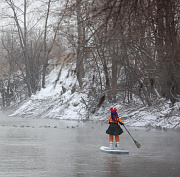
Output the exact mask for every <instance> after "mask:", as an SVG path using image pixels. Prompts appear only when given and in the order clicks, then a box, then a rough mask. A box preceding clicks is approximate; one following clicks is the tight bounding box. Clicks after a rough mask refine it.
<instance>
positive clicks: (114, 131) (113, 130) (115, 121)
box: [106, 107, 124, 149]
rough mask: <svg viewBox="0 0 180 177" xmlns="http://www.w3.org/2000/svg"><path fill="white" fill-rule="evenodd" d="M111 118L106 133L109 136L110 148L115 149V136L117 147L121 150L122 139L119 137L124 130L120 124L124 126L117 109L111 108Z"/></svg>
mask: <svg viewBox="0 0 180 177" xmlns="http://www.w3.org/2000/svg"><path fill="white" fill-rule="evenodd" d="M110 111H111V117H110V118H109V121H108V123H109V124H110V125H109V127H108V129H107V130H106V133H107V134H109V148H110V149H113V136H115V141H116V146H117V148H118V149H119V148H120V147H119V145H120V139H119V135H121V134H122V133H123V130H122V129H121V127H120V126H119V124H121V125H124V123H123V122H122V120H121V119H120V118H119V117H118V113H117V108H116V107H115V108H114V109H113V108H111V109H110Z"/></svg>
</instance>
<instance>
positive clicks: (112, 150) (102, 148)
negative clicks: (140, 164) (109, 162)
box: [100, 146, 129, 154]
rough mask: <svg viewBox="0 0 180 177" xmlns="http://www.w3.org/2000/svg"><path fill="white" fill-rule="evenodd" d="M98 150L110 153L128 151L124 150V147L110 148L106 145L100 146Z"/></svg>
mask: <svg viewBox="0 0 180 177" xmlns="http://www.w3.org/2000/svg"><path fill="white" fill-rule="evenodd" d="M100 150H101V151H103V152H107V153H110V154H129V151H127V150H124V149H110V148H109V147H106V146H101V147H100Z"/></svg>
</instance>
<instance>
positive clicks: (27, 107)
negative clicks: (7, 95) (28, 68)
mask: <svg viewBox="0 0 180 177" xmlns="http://www.w3.org/2000/svg"><path fill="white" fill-rule="evenodd" d="M71 71H72V70H69V66H64V67H63V68H61V67H60V66H57V67H56V68H55V69H53V70H52V71H51V73H50V74H49V75H48V76H47V77H46V84H47V86H46V88H45V89H41V90H40V91H39V92H38V93H37V94H36V95H33V96H31V98H30V99H29V100H28V101H27V102H26V103H25V104H24V105H22V106H21V107H20V108H19V109H18V110H16V111H15V112H14V113H13V114H12V115H11V116H23V117H38V118H39V117H42V118H44V117H48V118H59V119H78V120H79V119H85V118H86V109H85V105H84V104H83V103H82V99H85V100H86V99H87V98H86V97H87V96H86V94H84V93H80V92H74V93H73V91H72V90H73V88H74V87H76V85H77V78H76V75H75V74H74V73H73V72H71ZM59 72H61V74H60V77H59V78H58V74H59ZM57 79H58V81H57V82H56V80H57Z"/></svg>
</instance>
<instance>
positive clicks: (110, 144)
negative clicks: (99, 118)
mask: <svg viewBox="0 0 180 177" xmlns="http://www.w3.org/2000/svg"><path fill="white" fill-rule="evenodd" d="M112 146H113V135H109V148H110V149H112Z"/></svg>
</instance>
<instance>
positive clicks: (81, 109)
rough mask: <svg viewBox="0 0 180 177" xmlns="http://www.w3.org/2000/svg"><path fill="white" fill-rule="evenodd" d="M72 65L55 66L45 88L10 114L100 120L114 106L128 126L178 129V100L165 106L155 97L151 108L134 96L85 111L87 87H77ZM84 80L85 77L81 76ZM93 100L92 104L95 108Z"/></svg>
mask: <svg viewBox="0 0 180 177" xmlns="http://www.w3.org/2000/svg"><path fill="white" fill-rule="evenodd" d="M74 68H75V64H74V63H71V64H67V65H65V66H63V67H62V66H56V67H55V68H54V69H53V70H52V71H51V72H50V74H49V75H47V77H46V88H45V89H41V90H40V91H39V92H38V93H37V94H36V95H33V96H32V97H31V98H30V99H29V100H27V101H26V102H25V103H24V104H23V105H22V106H21V107H19V108H18V109H17V110H16V111H15V112H14V113H13V114H12V115H11V116H22V117H37V118H54V119H70V120H72V119H73V120H101V121H106V120H107V119H108V118H109V116H110V111H109V109H110V108H111V107H117V109H118V114H119V117H122V120H123V121H124V122H125V123H126V125H129V126H145V127H156V128H164V129H167V128H175V129H179V128H180V102H177V103H175V105H174V107H172V108H170V107H169V102H168V100H164V99H159V100H157V101H156V102H155V103H154V104H153V106H152V107H146V106H144V105H143V104H142V103H141V102H140V101H138V99H137V100H136V101H134V102H133V103H131V104H125V103H122V102H121V103H120V102H118V103H115V104H113V105H110V104H109V103H108V102H106V101H105V102H104V103H103V104H102V106H101V107H100V109H96V110H95V112H94V113H90V112H88V111H87V104H88V102H89V97H88V92H87V90H88V87H90V85H88V84H86V86H85V87H84V88H83V89H82V90H80V89H79V88H78V83H77V78H76V75H75V73H74ZM85 80H86V81H87V83H88V78H85ZM96 105H97V103H94V106H95V107H96Z"/></svg>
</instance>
